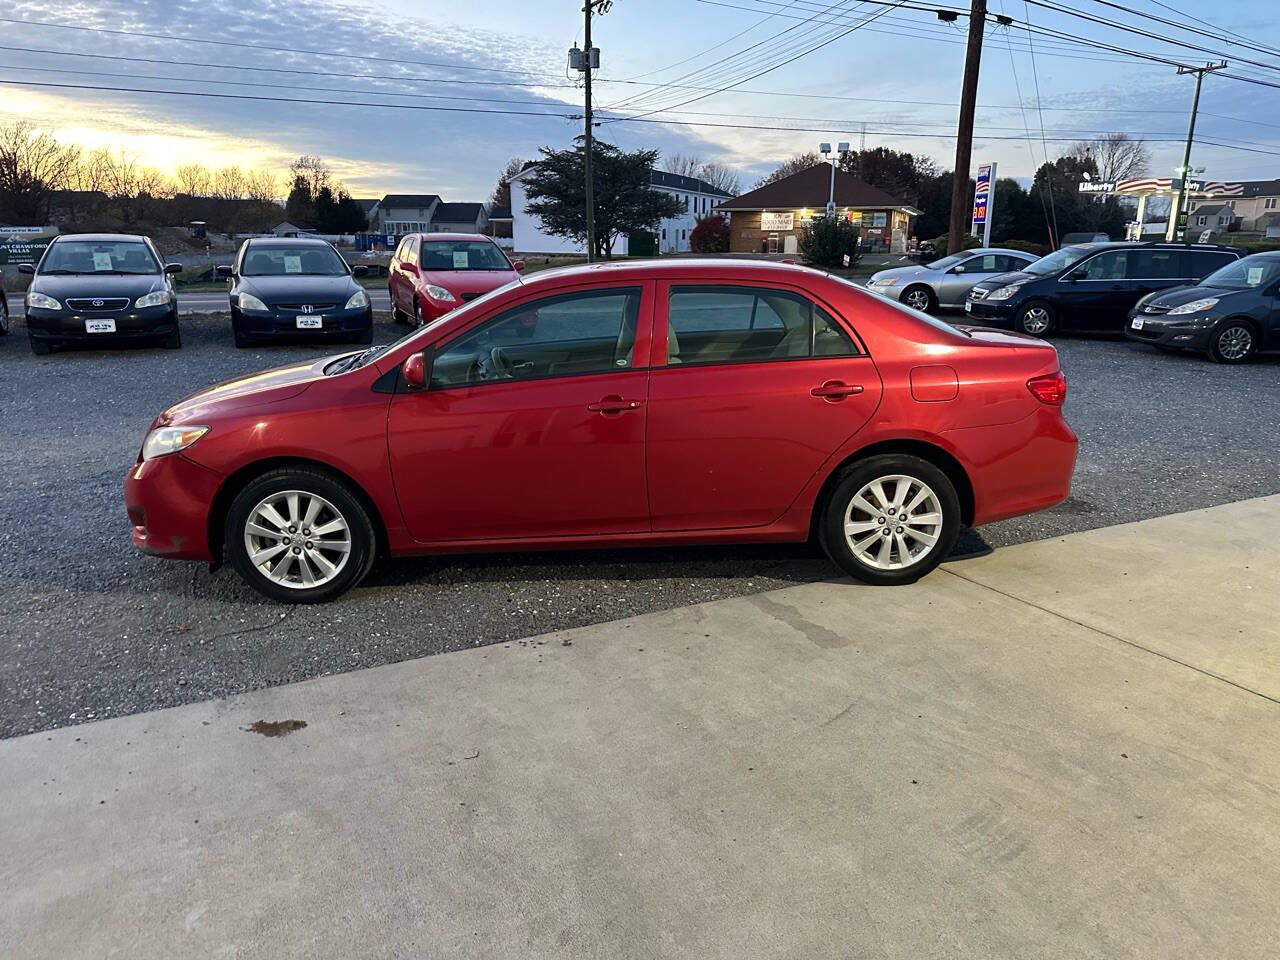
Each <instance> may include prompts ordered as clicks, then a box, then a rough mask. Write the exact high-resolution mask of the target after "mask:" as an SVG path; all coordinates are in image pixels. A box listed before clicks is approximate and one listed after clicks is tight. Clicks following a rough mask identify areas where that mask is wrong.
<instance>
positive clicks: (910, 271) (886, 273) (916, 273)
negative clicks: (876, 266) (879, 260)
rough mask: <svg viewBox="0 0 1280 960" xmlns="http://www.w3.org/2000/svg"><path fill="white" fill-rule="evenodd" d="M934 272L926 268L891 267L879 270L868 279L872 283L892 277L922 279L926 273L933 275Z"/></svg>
mask: <svg viewBox="0 0 1280 960" xmlns="http://www.w3.org/2000/svg"><path fill="white" fill-rule="evenodd" d="M935 272H936V271H934V270H930V269H928V268H927V267H919V266H916V267H891V268H890V269H888V270H880V271H879V272H877V273H873V274H872V275H871V277H870V279H871V281H872V282H875V281H879V280H889V279H892V278H894V277H896V278H898V279H899V280H906V279H909V278H911V277H922V276H924V275H925V274H926V273H935Z"/></svg>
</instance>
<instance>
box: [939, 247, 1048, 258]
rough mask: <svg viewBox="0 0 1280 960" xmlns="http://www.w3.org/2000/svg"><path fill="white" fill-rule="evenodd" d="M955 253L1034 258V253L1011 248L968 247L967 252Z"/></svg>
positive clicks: (958, 251)
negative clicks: (1012, 254)
mask: <svg viewBox="0 0 1280 960" xmlns="http://www.w3.org/2000/svg"><path fill="white" fill-rule="evenodd" d="M956 252H957V253H970V254H974V255H976V256H985V255H986V254H988V253H1016V254H1017V255H1018V256H1020V257H1034V256H1035V254H1034V253H1029V252H1027V251H1026V250H1014V249H1013V248H1012V247H970V248H969V249H968V250H957V251H956Z"/></svg>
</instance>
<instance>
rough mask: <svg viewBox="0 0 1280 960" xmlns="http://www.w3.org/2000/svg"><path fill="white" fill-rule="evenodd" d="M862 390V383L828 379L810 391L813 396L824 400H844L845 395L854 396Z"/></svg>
mask: <svg viewBox="0 0 1280 960" xmlns="http://www.w3.org/2000/svg"><path fill="white" fill-rule="evenodd" d="M861 392H862V384H860V383H845V382H844V381H843V380H828V381H827V382H826V383H824V384H823V385H822V386H820V387H814V388H813V389H812V390H810V391H809V396H811V397H821V398H822V399H823V400H830V401H837V400H843V399H844V398H845V397H852V396H854V395H855V394H859V393H861Z"/></svg>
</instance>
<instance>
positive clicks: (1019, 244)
mask: <svg viewBox="0 0 1280 960" xmlns="http://www.w3.org/2000/svg"><path fill="white" fill-rule="evenodd" d="M996 246H1000V247H1004V248H1005V249H1006V250H1021V251H1022V252H1023V253H1033V254H1035V255H1036V256H1037V257H1043V256H1046V255H1048V253H1049V245H1048V244H1045V243H1032V242H1031V241H1030V240H1001V241H1000V242H999V243H998V244H996Z"/></svg>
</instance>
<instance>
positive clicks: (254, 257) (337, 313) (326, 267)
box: [218, 237, 373, 347]
mask: <svg viewBox="0 0 1280 960" xmlns="http://www.w3.org/2000/svg"><path fill="white" fill-rule="evenodd" d="M367 270H368V268H367V267H363V266H358V267H354V268H352V267H349V266H348V265H347V261H346V260H344V259H342V255H341V254H340V253H338V251H337V250H336V249H335V248H334V246H333V244H331V243H329V242H328V241H327V240H310V239H299V238H287V239H286V238H276V237H268V238H262V239H257V240H246V241H245V242H244V243H243V244H241V245H240V252H239V253H238V254H237V255H236V262H235V264H234V265H233V266H222V267H218V275H219V276H223V277H230V278H231V289H230V294H231V330H232V332H233V333H234V334H235V340H236V346H237V347H247V346H249V345H250V344H251V343H253V342H254V341H255V340H285V339H290V340H292V339H297V338H300V337H306V338H325V339H333V338H338V339H342V340H349V341H351V342H353V343H372V342H373V304H372V303H370V302H369V295H368V294H367V293H365V291H364V287H362V286H360V284H358V283H357V282H356V280H355V278H356V277H361V276H364V274H365V273H366V272H367Z"/></svg>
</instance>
